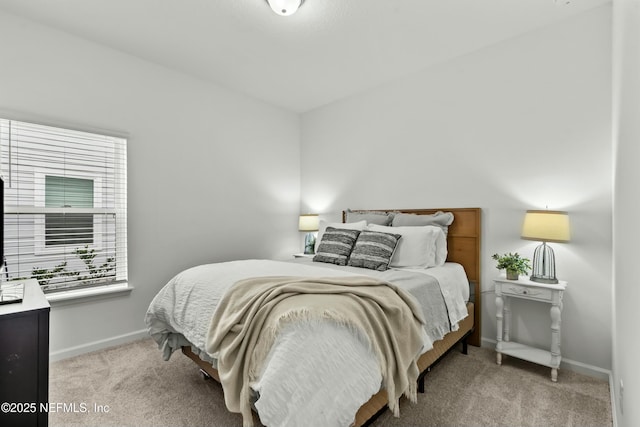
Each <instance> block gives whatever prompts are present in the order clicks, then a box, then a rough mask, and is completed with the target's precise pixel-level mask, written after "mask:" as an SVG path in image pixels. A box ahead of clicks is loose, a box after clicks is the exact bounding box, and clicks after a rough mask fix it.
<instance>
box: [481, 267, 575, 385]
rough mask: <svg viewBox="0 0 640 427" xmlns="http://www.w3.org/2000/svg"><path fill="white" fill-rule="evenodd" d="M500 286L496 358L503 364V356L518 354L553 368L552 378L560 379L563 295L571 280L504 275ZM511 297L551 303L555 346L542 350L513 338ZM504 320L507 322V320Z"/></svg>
mask: <svg viewBox="0 0 640 427" xmlns="http://www.w3.org/2000/svg"><path fill="white" fill-rule="evenodd" d="M493 282H494V284H495V287H496V291H495V292H496V311H497V312H496V320H497V335H498V337H497V338H498V344H497V345H496V361H497V363H498V365H501V364H502V355H503V354H506V355H509V356H513V357H517V358H519V359H523V360H528V361H529V362H533V363H538V364H540V365H543V366H548V367H550V368H551V381H554V382H555V381H557V380H558V368H559V367H560V361H561V360H562V356H561V354H560V324H561V313H562V295H563V293H564V290H565V289H566V287H567V282H564V281H559V283H557V284H553V285H551V284H545V283H538V282H532V281H531V280H528V279H519V280H507V279H506V278H504V277H501V278H498V279H495V280H494V281H493ZM511 298H520V299H524V300H529V301H538V302H543V303H547V304H550V305H551V309H550V315H551V349H550V350H542V349H539V348H535V347H531V346H528V345H524V344H520V343H517V342H514V341H511V340H510V338H509V328H510V324H511ZM503 319H504V321H503Z"/></svg>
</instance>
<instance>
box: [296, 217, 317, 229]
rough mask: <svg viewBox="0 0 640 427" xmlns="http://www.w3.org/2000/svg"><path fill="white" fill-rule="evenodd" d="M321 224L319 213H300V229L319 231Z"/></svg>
mask: <svg viewBox="0 0 640 427" xmlns="http://www.w3.org/2000/svg"><path fill="white" fill-rule="evenodd" d="M319 225H320V224H319V220H318V215H315V214H307V215H300V219H299V220H298V230H300V231H318V226H319Z"/></svg>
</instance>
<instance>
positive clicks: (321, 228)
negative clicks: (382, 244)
mask: <svg viewBox="0 0 640 427" xmlns="http://www.w3.org/2000/svg"><path fill="white" fill-rule="evenodd" d="M366 226H367V221H365V220H362V221H358V222H345V223H342V222H326V221H325V220H323V219H321V220H320V221H319V223H318V237H317V238H316V247H315V251H316V252H318V245H320V241H321V240H322V235H323V234H324V232H325V230H326V229H327V227H333V228H342V229H347V230H360V231H362V230H364V229H365V227H366Z"/></svg>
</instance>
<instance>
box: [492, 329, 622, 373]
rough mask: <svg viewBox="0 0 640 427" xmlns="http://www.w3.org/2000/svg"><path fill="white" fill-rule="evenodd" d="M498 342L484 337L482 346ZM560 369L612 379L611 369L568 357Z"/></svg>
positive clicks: (494, 344)
mask: <svg viewBox="0 0 640 427" xmlns="http://www.w3.org/2000/svg"><path fill="white" fill-rule="evenodd" d="M496 344H497V342H496V341H495V340H492V339H489V338H484V337H483V338H482V342H481V345H482V347H487V348H492V347H493V348H495V347H496ZM560 369H566V370H568V371H572V372H577V373H579V374H583V375H588V376H590V377H594V378H598V379H601V380H606V381H611V377H612V375H611V370H608V369H603V368H600V367H598V366H593V365H588V364H586V363H582V362H578V361H576V360H571V359H567V358H564V357H563V358H562V362H560Z"/></svg>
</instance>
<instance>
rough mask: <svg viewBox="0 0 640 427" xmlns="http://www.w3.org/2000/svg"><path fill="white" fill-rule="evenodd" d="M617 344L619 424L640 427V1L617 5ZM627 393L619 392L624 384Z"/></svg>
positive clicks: (619, 1) (625, 0)
mask: <svg viewBox="0 0 640 427" xmlns="http://www.w3.org/2000/svg"><path fill="white" fill-rule="evenodd" d="M613 4H614V70H615V71H614V98H613V99H614V111H613V121H614V123H613V135H614V147H615V148H614V153H615V157H614V162H615V178H614V180H615V185H614V194H615V196H614V199H615V202H614V206H613V212H614V215H613V220H614V234H613V242H614V244H613V251H614V277H615V291H614V313H613V326H614V329H613V330H614V346H613V374H614V375H613V380H614V381H613V385H614V390H615V397H616V399H615V410H616V414H615V415H616V418H617V424H618V425H619V426H637V425H640V407H638V402H640V366H639V365H638V353H639V352H640V343H639V342H638V339H637V337H638V332H637V329H638V328H637V324H638V301H640V286H638V279H637V276H638V270H637V263H638V242H640V227H638V212H639V211H640V198H639V197H638V183H639V182H640V167H639V165H640V162H639V160H638V159H640V120H638V119H639V118H640V80H639V79H640V77H639V76H640V1H639V0H615V1H614V3H613ZM621 381H622V382H623V384H624V393H622V396H621V393H620V382H621Z"/></svg>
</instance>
